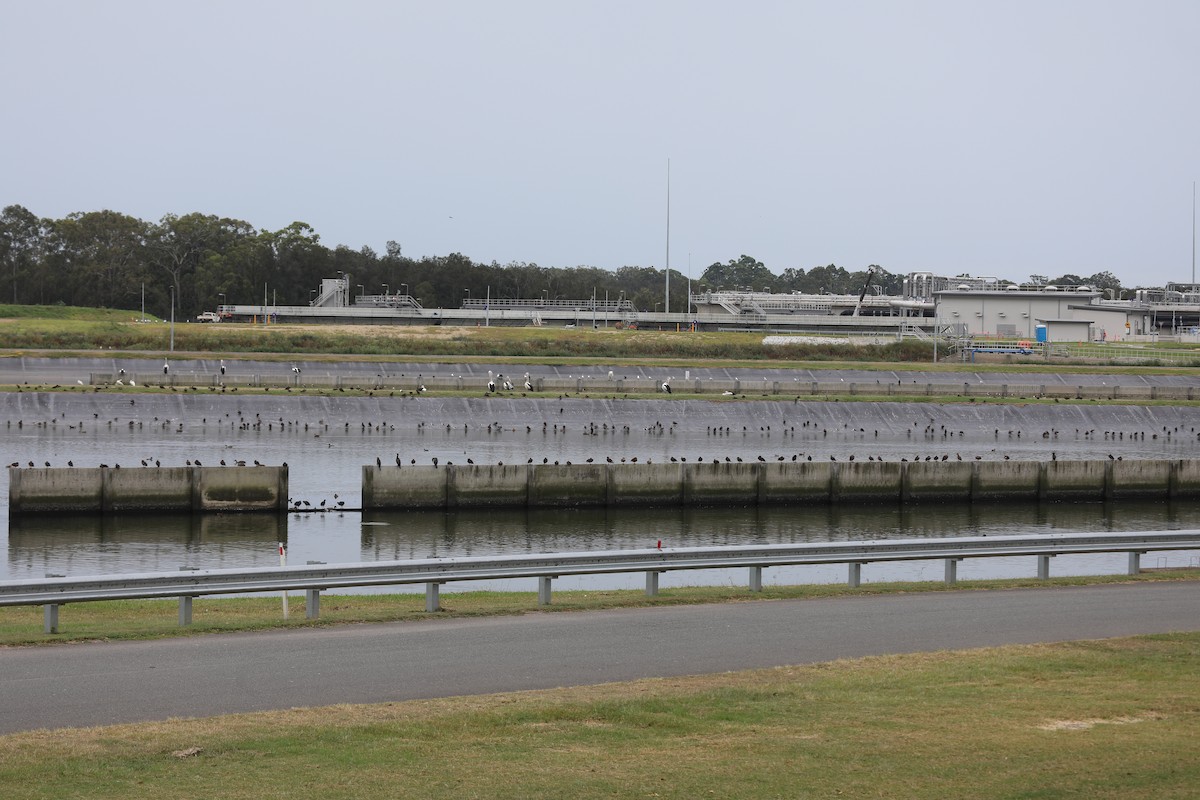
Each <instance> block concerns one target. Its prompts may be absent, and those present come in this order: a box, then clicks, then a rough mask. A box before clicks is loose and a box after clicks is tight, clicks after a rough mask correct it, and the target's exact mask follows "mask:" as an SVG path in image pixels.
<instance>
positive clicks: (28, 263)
mask: <svg viewBox="0 0 1200 800" xmlns="http://www.w3.org/2000/svg"><path fill="white" fill-rule="evenodd" d="M47 235H48V231H47V223H46V221H44V220H41V219H38V218H37V217H36V216H35V215H34V214H33V213H32V212H30V211H29V209H27V208H25V207H24V206H17V205H12V206H8V207H6V208H5V209H4V211H3V212H0V265H2V266H3V269H4V274H5V275H6V276H11V277H12V301H13V302H14V303H21V302H31V300H30V299H29V298H31V297H32V296H33V293H32V287H30V286H26V287H25V288H24V290H22V282H23V281H24V282H26V283H28V282H29V280H28V279H30V278H35V277H39V276H38V273H42V276H44V270H40V269H39V267H40V266H42V262H43V260H44V258H45V255H46V252H45V251H46V239H47ZM36 282H37V283H42V284H43V285H44V281H36ZM41 299H44V298H41Z"/></svg>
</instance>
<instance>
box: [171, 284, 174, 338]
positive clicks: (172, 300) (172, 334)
mask: <svg viewBox="0 0 1200 800" xmlns="http://www.w3.org/2000/svg"><path fill="white" fill-rule="evenodd" d="M171 352H172V353H174V352H175V287H174V286H172V287H171Z"/></svg>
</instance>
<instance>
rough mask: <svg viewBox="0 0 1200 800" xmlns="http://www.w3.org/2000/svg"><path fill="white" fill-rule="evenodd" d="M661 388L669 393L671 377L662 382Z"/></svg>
mask: <svg viewBox="0 0 1200 800" xmlns="http://www.w3.org/2000/svg"><path fill="white" fill-rule="evenodd" d="M662 390H663V391H664V392H666V393H667V394H670V393H671V379H670V378H667V379H666V380H665V381H663V382H662Z"/></svg>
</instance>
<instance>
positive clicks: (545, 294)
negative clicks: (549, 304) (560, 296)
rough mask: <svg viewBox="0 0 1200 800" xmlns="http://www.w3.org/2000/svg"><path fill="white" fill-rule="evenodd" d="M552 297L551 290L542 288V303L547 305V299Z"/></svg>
mask: <svg viewBox="0 0 1200 800" xmlns="http://www.w3.org/2000/svg"><path fill="white" fill-rule="evenodd" d="M549 299H550V290H549V289H542V305H546V301H547V300H549Z"/></svg>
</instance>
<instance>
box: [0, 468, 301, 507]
mask: <svg viewBox="0 0 1200 800" xmlns="http://www.w3.org/2000/svg"><path fill="white" fill-rule="evenodd" d="M8 479H9V505H8V509H9V515H10V516H18V515H21V514H52V513H99V514H123V513H149V512H191V513H208V512H222V511H286V510H287V486H288V469H287V466H286V465H284V466H280V467H163V468H153V467H151V468H144V469H119V468H110V467H94V468H57V467H46V468H39V467H29V468H25V467H9V469H8Z"/></svg>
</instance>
